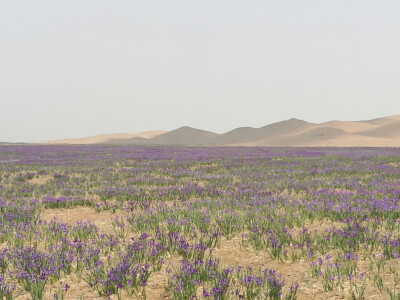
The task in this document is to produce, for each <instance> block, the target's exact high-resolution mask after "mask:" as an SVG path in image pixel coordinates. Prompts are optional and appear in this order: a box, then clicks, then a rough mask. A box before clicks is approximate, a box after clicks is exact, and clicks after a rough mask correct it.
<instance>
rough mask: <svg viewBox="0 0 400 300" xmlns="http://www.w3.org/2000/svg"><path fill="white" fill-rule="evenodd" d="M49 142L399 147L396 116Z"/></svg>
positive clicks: (399, 120) (399, 117) (398, 118)
mask: <svg viewBox="0 0 400 300" xmlns="http://www.w3.org/2000/svg"><path fill="white" fill-rule="evenodd" d="M48 143H50V144H125V145H168V146H172V145H177V146H182V145H187V146H242V147H243V146H244V147H263V146H269V147H400V115H393V116H387V117H383V118H377V119H373V120H365V121H338V120H333V121H329V122H324V123H320V124H316V123H310V122H306V121H303V120H299V119H295V118H292V119H289V120H285V121H281V122H277V123H273V124H269V125H266V126H263V127H260V128H253V127H239V128H236V129H233V130H231V131H228V132H226V133H223V134H218V133H214V132H210V131H205V130H201V129H196V128H192V127H188V126H183V127H180V128H178V129H175V130H172V131H160V130H158V131H147V132H142V133H135V134H129V133H123V134H105V135H97V136H93V137H86V138H81V139H63V140H54V141H49V142H48Z"/></svg>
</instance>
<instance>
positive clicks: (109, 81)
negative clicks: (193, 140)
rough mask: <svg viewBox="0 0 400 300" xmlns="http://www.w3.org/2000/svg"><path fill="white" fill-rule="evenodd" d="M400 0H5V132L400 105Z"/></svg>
mask: <svg viewBox="0 0 400 300" xmlns="http://www.w3.org/2000/svg"><path fill="white" fill-rule="evenodd" d="M399 16H400V1H398V0H393V1H385V0H380V1H377V0H371V1H369V0H357V1H355V0H330V1H324V0H314V1H307V0H306V1H298V0H292V1H290V0H287V1H282V0H277V1H268V0H260V1H252V0H242V1H234V0H201V1H200V0H182V1H175V0H169V1H166V0H163V1H151V0H141V1H134V0H126V1H123V0H113V1H111V0H108V1H101V0H93V1H88V0H76V1H75V0H63V1H61V0H48V1H45V0H40V1H34V0H26V1H18V0H0V141H26V142H29V141H39V140H47V139H55V138H67V137H83V136H89V135H95V134H100V133H116V132H140V131H145V130H153V129H165V130H171V129H175V128H177V127H180V126H182V125H188V126H192V127H196V128H201V129H206V130H212V131H215V132H219V133H221V132H224V131H227V130H230V129H233V128H235V127H239V126H254V127H261V126H264V125H266V124H269V123H272V122H275V121H281V120H284V119H289V118H291V117H296V118H300V119H304V120H307V121H311V122H323V121H327V120H331V119H341V120H361V119H371V118H375V117H381V116H385V115H393V114H400V17H399Z"/></svg>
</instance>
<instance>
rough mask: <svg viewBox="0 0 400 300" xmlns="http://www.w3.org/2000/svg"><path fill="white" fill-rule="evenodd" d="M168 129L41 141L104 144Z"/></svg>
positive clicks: (49, 142)
mask: <svg viewBox="0 0 400 300" xmlns="http://www.w3.org/2000/svg"><path fill="white" fill-rule="evenodd" d="M165 132H166V131H163V130H152V131H145V132H139V133H112V134H99V135H95V136H88V137H84V138H77V139H60V140H53V141H45V142H41V143H43V144H77V145H83V144H102V143H106V144H108V142H110V141H112V140H120V141H122V140H125V139H131V138H135V137H139V138H144V139H149V138H153V137H156V136H158V135H160V134H164V133H165Z"/></svg>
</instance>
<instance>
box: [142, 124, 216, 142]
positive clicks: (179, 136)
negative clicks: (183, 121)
mask: <svg viewBox="0 0 400 300" xmlns="http://www.w3.org/2000/svg"><path fill="white" fill-rule="evenodd" d="M217 136H218V134H217V133H214V132H210V131H205V130H200V129H196V128H191V127H188V126H183V127H180V128H178V129H175V130H172V131H170V132H167V133H164V134H162V135H159V136H156V137H154V138H152V139H149V142H150V143H151V144H155V145H205V144H210V140H212V139H213V138H215V137H217Z"/></svg>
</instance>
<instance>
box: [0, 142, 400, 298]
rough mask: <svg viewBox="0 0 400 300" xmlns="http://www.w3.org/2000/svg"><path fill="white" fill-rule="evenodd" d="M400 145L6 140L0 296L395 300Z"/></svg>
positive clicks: (0, 185)
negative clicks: (247, 145)
mask: <svg viewBox="0 0 400 300" xmlns="http://www.w3.org/2000/svg"><path fill="white" fill-rule="evenodd" d="M399 204H400V149H390V148H380V149H378V148H377V149H373V148H161V147H160V148H149V147H133V146H36V145H33V146H31V145H21V146H15V145H14V146H8V145H7V146H0V300H1V299H7V300H9V299H35V300H39V299H59V300H60V299H176V300H187V299H221V300H222V299H287V300H289V299H327V298H328V299H329V298H331V299H400V268H399V267H400V266H399V258H400V209H399Z"/></svg>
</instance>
